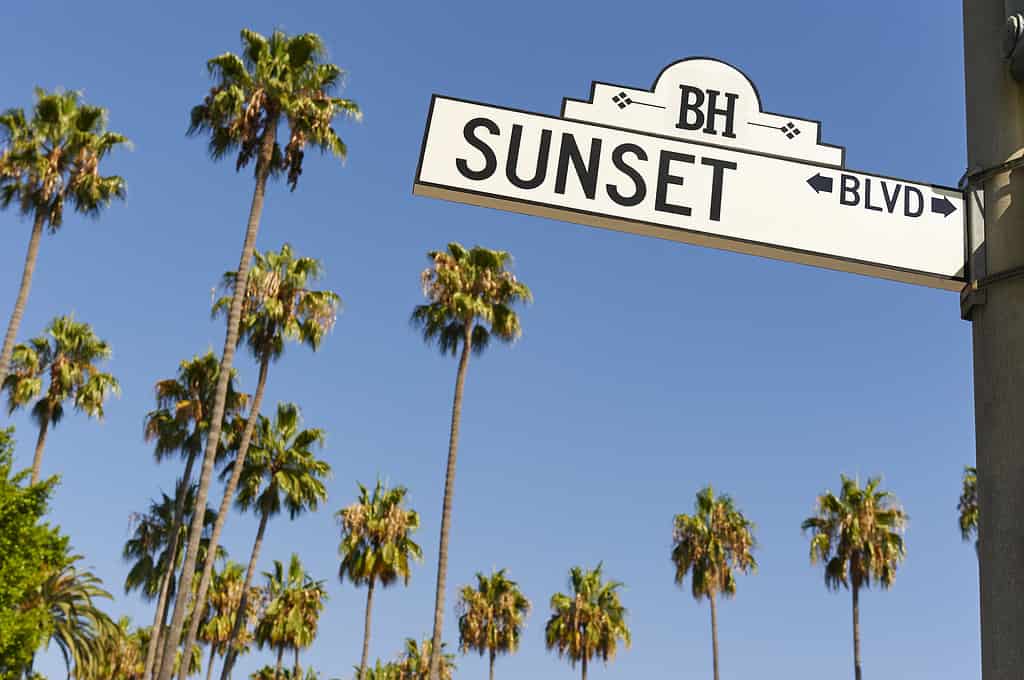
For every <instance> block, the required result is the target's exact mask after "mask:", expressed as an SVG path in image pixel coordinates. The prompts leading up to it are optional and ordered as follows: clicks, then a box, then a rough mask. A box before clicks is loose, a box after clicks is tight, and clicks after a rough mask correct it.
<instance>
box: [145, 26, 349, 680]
mask: <svg viewBox="0 0 1024 680" xmlns="http://www.w3.org/2000/svg"><path fill="white" fill-rule="evenodd" d="M241 37H242V54H241V55H240V56H239V55H237V54H234V53H231V52H226V53H224V54H222V55H220V56H217V57H214V58H213V59H210V60H209V61H208V62H207V67H208V69H209V71H210V74H211V76H213V78H214V79H215V81H216V82H215V84H214V86H213V88H212V89H211V90H210V92H209V94H208V95H207V96H206V98H205V99H204V100H203V103H202V104H199V105H198V106H196V107H194V108H193V109H192V118H191V124H190V126H189V130H188V131H189V134H190V135H194V134H206V135H208V136H209V150H210V155H211V156H212V157H213V158H214V159H220V158H223V157H225V156H228V155H230V154H232V153H234V152H236V151H237V156H236V159H235V168H236V170H240V169H241V168H243V167H245V166H247V165H249V164H250V163H253V162H254V163H255V188H254V190H253V195H252V203H251V205H250V209H249V221H248V224H247V226H246V231H245V239H244V241H243V243H242V253H241V258H240V259H239V262H238V270H237V273H236V278H235V280H236V281H248V280H249V261H250V260H251V259H252V255H253V248H254V247H255V244H256V234H257V232H258V231H259V224H260V216H261V215H262V212H263V198H264V194H265V192H266V187H267V180H268V179H269V178H270V176H271V175H280V174H282V173H285V172H287V179H288V183H289V184H290V186H291V188H292V189H293V190H294V189H295V187H296V183H297V182H298V179H299V175H300V174H301V172H302V160H303V154H304V150H305V148H306V147H307V146H312V147H314V148H318V149H320V150H321V151H323V152H327V153H330V154H332V155H334V156H337V157H340V158H344V157H345V155H346V153H347V152H346V147H345V143H344V142H343V141H342V140H341V138H340V137H339V136H338V134H337V132H335V130H334V128H333V127H332V122H333V121H334V119H335V117H336V116H338V115H339V114H346V115H349V116H351V117H356V118H358V117H359V107H358V106H357V105H356V104H355V102H353V101H350V100H348V99H339V98H337V97H334V96H332V95H333V93H334V92H335V90H337V89H338V87H339V86H340V85H341V80H342V75H343V73H342V70H341V69H340V68H338V67H337V66H335V65H334V64H330V63H327V62H325V61H324V55H325V50H324V44H323V41H322V40H321V39H320V37H319V36H317V35H315V34H313V33H303V34H300V35H295V36H289V35H286V34H285V33H283V32H281V31H275V32H274V33H273V34H272V35H271V36H270V37H269V38H268V37H266V36H263V35H260V34H259V33H256V32H255V31H250V30H243V31H242V34H241ZM282 123H286V124H287V130H288V142H287V144H286V145H284V146H283V147H282V145H281V144H279V143H278V139H277V134H278V128H279V127H280V126H281V124H282ZM244 296H245V287H244V286H235V287H234V291H233V293H232V297H231V305H230V306H229V309H228V320H227V329H226V331H225V334H224V350H223V353H222V355H221V374H220V377H219V380H218V383H217V391H216V393H215V399H214V408H213V412H212V416H211V422H212V423H213V425H212V427H211V428H210V434H209V439H208V441H207V445H206V450H205V452H204V454H203V465H202V472H201V474H200V477H199V504H200V505H205V504H206V499H207V496H208V495H209V491H210V479H211V477H212V476H213V464H214V456H215V453H216V444H215V443H216V442H218V441H219V439H220V427H221V421H222V420H223V418H224V405H225V398H226V394H227V378H228V374H229V371H230V370H231V366H232V365H233V362H234V357H235V345H236V344H237V343H238V329H239V323H240V321H241V318H242V302H243V298H244ZM211 442H214V443H211ZM225 514H226V513H225ZM201 533H202V528H201V527H199V526H197V525H195V524H193V526H192V528H191V531H190V533H189V541H188V547H187V549H186V553H185V564H184V565H183V567H182V572H181V582H182V588H181V589H180V590H179V591H178V597H177V598H175V603H174V616H173V617H172V620H171V626H170V629H169V631H168V634H167V636H166V637H167V639H166V642H165V643H164V646H165V648H167V649H174V648H175V647H177V645H178V642H179V641H180V639H181V632H182V626H183V624H184V620H185V613H186V611H187V610H188V596H189V593H190V592H191V588H192V580H193V576H194V575H195V568H196V552H197V551H198V550H199V536H200V534H201ZM211 570H212V565H211ZM200 590H202V589H200ZM197 594H198V595H202V594H205V593H197ZM197 601H198V602H200V603H202V599H199V600H197ZM193 639H194V637H193ZM167 657H168V655H166V654H165V655H164V658H165V659H166V658H167ZM171 670H172V669H171V668H170V665H169V664H168V663H166V661H165V662H164V663H162V664H161V668H160V673H159V676H158V678H159V680H170V677H171Z"/></svg>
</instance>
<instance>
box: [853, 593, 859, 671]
mask: <svg viewBox="0 0 1024 680" xmlns="http://www.w3.org/2000/svg"><path fill="white" fill-rule="evenodd" d="M852 590H853V677H854V678H855V680H861V677H860V588H859V587H858V586H857V584H856V583H854V584H853V589H852Z"/></svg>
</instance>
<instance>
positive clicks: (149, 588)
mask: <svg viewBox="0 0 1024 680" xmlns="http://www.w3.org/2000/svg"><path fill="white" fill-rule="evenodd" d="M177 489H178V491H177V493H176V494H175V495H176V497H175V498H171V497H169V496H168V495H167V494H161V500H160V501H159V502H157V501H153V502H151V503H150V505H149V511H148V512H147V513H145V514H137V515H133V516H132V519H131V523H132V524H133V525H134V529H133V530H132V536H131V538H129V539H128V541H127V542H126V543H125V545H124V549H123V550H122V553H121V556H122V558H123V559H124V560H125V561H126V562H129V563H130V564H131V568H130V569H129V571H128V576H127V577H126V578H125V582H124V591H125V593H130V592H132V591H133V590H140V591H141V592H142V595H143V597H144V598H145V599H147V600H153V599H154V598H156V599H157V605H158V606H157V612H156V620H155V621H154V622H153V627H152V628H151V629H150V639H149V641H148V642H147V645H146V657H145V659H144V661H143V674H145V672H146V667H147V665H148V666H149V668H150V669H151V668H152V666H153V664H154V663H155V662H156V660H157V655H158V653H159V651H160V650H159V649H158V648H157V647H158V644H159V643H158V642H154V641H158V640H159V637H160V632H161V630H162V629H163V628H165V627H166V626H167V609H166V607H163V608H161V607H160V606H159V605H160V603H166V601H167V599H168V598H169V597H174V594H175V592H176V585H177V578H176V573H177V570H178V568H179V567H180V565H181V561H182V560H181V558H182V555H181V551H180V550H178V547H179V546H180V545H181V544H182V542H183V541H184V538H185V531H186V527H187V526H188V523H189V522H191V519H192V515H193V513H195V508H196V486H195V484H193V485H191V486H189V487H188V488H187V489H183V487H182V485H181V484H180V483H179V484H178V485H177ZM179 508H181V510H182V516H181V517H179V516H178V509H179ZM216 518H217V513H215V512H214V511H213V510H211V509H210V508H207V509H206V513H205V516H204V517H203V527H204V536H203V539H202V540H201V541H200V544H199V552H200V554H201V555H202V556H204V557H205V555H206V552H207V550H209V531H210V527H212V526H213V523H214V521H215V520H216ZM218 556H219V557H224V551H223V550H222V549H218ZM154 630H155V631H156V634H155V635H154V634H153V633H152V631H154Z"/></svg>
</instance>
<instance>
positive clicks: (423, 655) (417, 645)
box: [394, 638, 455, 680]
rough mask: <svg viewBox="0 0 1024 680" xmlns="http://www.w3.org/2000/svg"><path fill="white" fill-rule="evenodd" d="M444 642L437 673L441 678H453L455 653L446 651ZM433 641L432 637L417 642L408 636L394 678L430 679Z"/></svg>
mask: <svg viewBox="0 0 1024 680" xmlns="http://www.w3.org/2000/svg"><path fill="white" fill-rule="evenodd" d="M444 648H445V644H444V643H443V642H442V643H441V646H440V648H439V650H438V654H437V658H438V669H437V674H438V678H439V679H440V680H452V677H453V676H454V675H455V655H454V654H449V653H447V652H445V651H444ZM432 649H433V643H432V641H431V639H430V638H426V639H425V640H423V642H416V640H415V639H414V638H406V639H405V646H404V647H403V649H402V653H401V654H400V655H399V656H398V661H396V662H395V665H394V673H395V675H394V680H428V678H429V677H430V658H431V650H432Z"/></svg>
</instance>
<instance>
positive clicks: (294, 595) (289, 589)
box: [225, 553, 327, 679]
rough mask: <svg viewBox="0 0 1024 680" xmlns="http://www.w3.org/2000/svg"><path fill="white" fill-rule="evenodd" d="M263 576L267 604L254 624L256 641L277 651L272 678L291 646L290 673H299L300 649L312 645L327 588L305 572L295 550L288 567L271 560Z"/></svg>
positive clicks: (297, 675) (261, 646) (277, 672)
mask: <svg viewBox="0 0 1024 680" xmlns="http://www.w3.org/2000/svg"><path fill="white" fill-rule="evenodd" d="M263 576H264V578H265V579H266V581H267V585H266V591H267V594H268V596H269V597H270V604H269V605H268V606H267V609H266V611H265V612H264V614H263V618H262V619H260V622H259V624H257V626H256V643H257V644H258V645H259V647H260V649H262V648H263V647H264V646H269V647H271V648H272V649H275V650H276V651H277V665H276V667H275V670H274V678H275V679H276V678H278V677H279V676H281V666H282V664H283V660H284V652H285V651H286V650H288V649H291V650H293V651H294V652H295V667H294V669H293V671H292V673H291V677H293V678H296V677H300V675H301V673H300V671H301V667H300V666H299V651H300V650H302V649H304V648H306V647H308V646H309V645H311V644H312V643H313V640H314V639H315V638H316V634H317V627H318V624H319V620H320V612H322V611H323V607H324V602H325V601H326V599H327V590H326V589H325V587H324V582H323V581H316V580H313V578H312V577H311V576H310V575H309V574H307V573H306V571H305V569H304V568H303V566H302V562H301V561H300V560H299V556H298V555H297V554H295V553H292V556H291V560H290V561H289V563H288V567H287V569H285V566H284V565H283V564H282V563H281V562H279V561H277V560H274V570H273V571H272V572H264V573H263ZM225 667H226V666H225Z"/></svg>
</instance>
